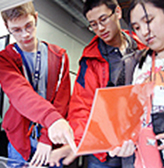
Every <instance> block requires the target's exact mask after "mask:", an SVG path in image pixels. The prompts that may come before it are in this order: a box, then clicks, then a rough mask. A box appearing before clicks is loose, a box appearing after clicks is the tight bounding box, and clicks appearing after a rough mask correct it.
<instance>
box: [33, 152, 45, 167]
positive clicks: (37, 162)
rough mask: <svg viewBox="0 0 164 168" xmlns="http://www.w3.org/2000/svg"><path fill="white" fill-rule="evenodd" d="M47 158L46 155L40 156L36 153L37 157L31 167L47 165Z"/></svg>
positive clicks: (34, 157)
mask: <svg viewBox="0 0 164 168" xmlns="http://www.w3.org/2000/svg"><path fill="white" fill-rule="evenodd" d="M46 162H47V158H46V155H39V154H38V153H35V155H34V156H33V157H32V160H31V162H30V165H31V166H32V165H34V166H42V165H43V164H45V165H46V164H47V163H46Z"/></svg>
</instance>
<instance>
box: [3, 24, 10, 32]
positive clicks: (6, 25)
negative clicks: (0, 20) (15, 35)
mask: <svg viewBox="0 0 164 168" xmlns="http://www.w3.org/2000/svg"><path fill="white" fill-rule="evenodd" d="M4 25H5V27H6V29H7V30H8V32H9V33H10V30H9V27H8V24H7V23H4Z"/></svg>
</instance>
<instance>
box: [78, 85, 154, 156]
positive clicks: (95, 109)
mask: <svg viewBox="0 0 164 168" xmlns="http://www.w3.org/2000/svg"><path fill="white" fill-rule="evenodd" d="M152 91H153V84H152V83H147V84H141V85H129V86H121V87H114V88H102V89H97V90H96V93H95V98H94V101H93V106H92V109H91V114H90V117H89V120H88V123H87V126H86V129H85V131H84V134H83V137H82V140H81V142H80V144H79V146H78V148H77V151H76V154H77V155H82V154H91V153H98V152H107V151H109V150H112V149H114V148H115V147H116V146H121V145H122V144H123V142H124V141H125V140H129V139H132V140H133V141H134V142H135V141H136V139H137V136H138V133H139V130H140V117H141V116H142V114H143V109H146V108H147V106H148V103H150V95H151V94H152Z"/></svg>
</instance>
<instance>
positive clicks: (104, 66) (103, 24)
mask: <svg viewBox="0 0 164 168" xmlns="http://www.w3.org/2000/svg"><path fill="white" fill-rule="evenodd" d="M84 16H85V17H86V18H87V20H88V22H89V24H90V29H92V30H93V31H94V32H95V34H96V36H95V37H94V38H93V39H92V40H91V42H90V43H89V44H88V45H87V46H86V47H85V49H84V51H83V54H82V57H81V59H80V67H79V71H78V75H77V78H76V81H75V85H74V90H73V94H72V98H71V102H70V107H69V113H68V121H69V124H70V125H71V127H72V128H73V131H74V137H75V142H76V144H77V145H78V144H79V142H80V140H81V138H82V135H83V132H84V129H85V126H86V123H87V121H88V117H89V115H90V111H91V107H92V102H93V98H94V94H95V91H96V89H97V88H104V87H113V86H120V85H127V84H131V82H132V75H133V70H134V67H135V65H136V64H137V62H138V60H139V57H138V54H137V53H138V52H139V50H141V49H143V48H144V47H145V46H144V45H143V44H141V43H140V42H139V40H138V39H137V38H136V37H135V36H134V39H132V38H131V37H130V36H129V32H128V31H123V30H122V29H121V26H120V19H121V17H122V13H121V8H120V6H119V5H118V3H117V1H116V0H86V2H85V3H84ZM100 114H101V111H100ZM91 143H92V142H91ZM64 148H65V150H64ZM129 151H131V152H129ZM133 152H134V145H133V142H132V141H131V140H130V141H126V142H125V143H124V144H123V146H122V148H119V147H118V148H116V149H115V150H113V151H111V152H109V153H110V154H109V153H98V154H94V155H89V156H88V168H92V167H94V168H132V167H133V156H132V155H133ZM59 154H61V155H62V157H65V160H63V162H64V163H66V164H68V163H70V162H71V161H72V160H73V159H74V156H73V154H71V152H69V147H68V146H64V147H63V148H62V149H61V150H59V151H58V153H57V152H56V151H54V152H52V154H51V159H52V158H53V159H52V160H51V162H52V164H53V163H54V164H56V163H57V164H58V161H57V158H60V157H59ZM71 155H72V157H71ZM56 156H57V157H56ZM55 157H56V161H55Z"/></svg>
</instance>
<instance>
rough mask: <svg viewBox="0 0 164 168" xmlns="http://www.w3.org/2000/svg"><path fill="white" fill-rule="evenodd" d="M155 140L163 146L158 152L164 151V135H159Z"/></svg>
mask: <svg viewBox="0 0 164 168" xmlns="http://www.w3.org/2000/svg"><path fill="white" fill-rule="evenodd" d="M155 138H156V140H160V141H161V144H160V145H159V146H158V150H163V149H164V133H162V134H158V135H157V136H156V137H155Z"/></svg>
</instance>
